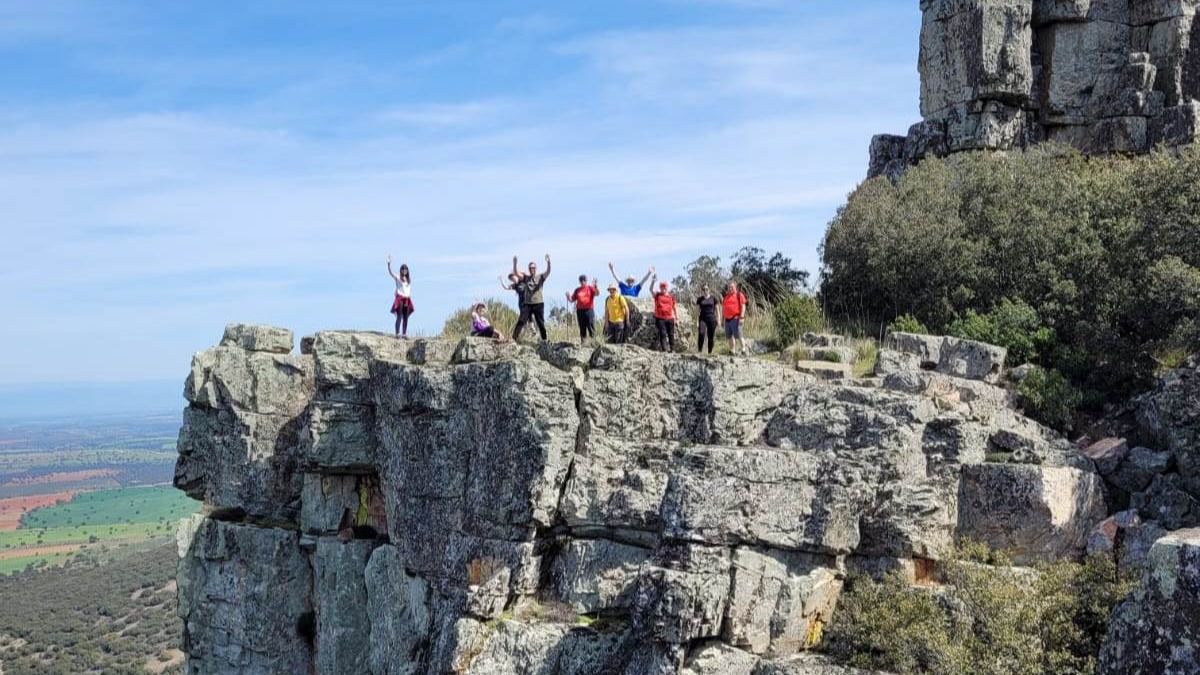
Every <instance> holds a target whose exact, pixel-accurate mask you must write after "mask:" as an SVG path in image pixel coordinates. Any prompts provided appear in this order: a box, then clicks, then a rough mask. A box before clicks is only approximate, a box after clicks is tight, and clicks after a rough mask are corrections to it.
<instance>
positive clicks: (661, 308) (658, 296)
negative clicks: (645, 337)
mask: <svg viewBox="0 0 1200 675" xmlns="http://www.w3.org/2000/svg"><path fill="white" fill-rule="evenodd" d="M657 281H658V278H657V277H655V278H654V279H652V280H651V281H650V288H654V284H655V282H657ZM675 318H676V314H675V296H673V295H671V292H670V291H669V290H668V289H667V282H665V281H664V282H662V283H660V284H658V290H656V291H654V330H655V332H656V337H655V339H654V348H655V349H657V350H658V351H660V352H661V351H667V347H670V351H675Z"/></svg>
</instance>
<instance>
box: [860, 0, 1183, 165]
mask: <svg viewBox="0 0 1200 675" xmlns="http://www.w3.org/2000/svg"><path fill="white" fill-rule="evenodd" d="M1198 5H1200V2H1198V0H921V11H922V13H923V21H922V27H921V52H920V63H919V70H920V74H921V116H922V117H923V121H921V122H920V123H918V124H916V125H914V126H913V127H912V128H911V129H909V131H908V134H907V135H906V136H890V135H881V136H877V137H875V139H874V140H873V141H872V143H871V165H870V175H872V176H877V175H890V176H893V177H894V176H896V175H898V174H899V173H901V172H903V171H904V169H905V168H906V167H908V166H911V165H913V164H915V163H916V162H919V161H920V160H921V159H922V158H924V157H927V156H944V155H947V154H950V153H954V152H960V151H964V150H979V149H1009V148H1017V147H1024V146H1027V145H1029V144H1032V143H1037V142H1040V141H1043V140H1049V141H1057V142H1062V143H1067V144H1069V145H1073V146H1075V147H1076V148H1079V149H1080V150H1082V151H1084V152H1087V153H1140V152H1146V151H1148V150H1149V149H1151V148H1152V147H1154V146H1156V145H1160V144H1162V145H1167V146H1177V145H1182V144H1186V143H1191V142H1193V141H1194V140H1195V138H1196V135H1197V131H1198V129H1200V126H1198V123H1200V103H1197V98H1200V47H1197V48H1193V42H1196V41H1197V40H1198V39H1200V23H1197V22H1196V9H1197V6H1198Z"/></svg>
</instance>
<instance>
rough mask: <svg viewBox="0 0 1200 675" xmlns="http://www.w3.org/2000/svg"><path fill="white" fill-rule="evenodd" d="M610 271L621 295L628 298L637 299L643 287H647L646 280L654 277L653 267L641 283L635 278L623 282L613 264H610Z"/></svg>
mask: <svg viewBox="0 0 1200 675" xmlns="http://www.w3.org/2000/svg"><path fill="white" fill-rule="evenodd" d="M608 271H609V272H610V273H611V274H612V277H613V281H615V282H617V288H618V289H619V290H620V291H621V295H623V296H625V297H627V298H636V297H637V296H639V295H641V293H642V286H644V285H645V283H646V280H647V279H649V278H650V277H652V276H654V268H653V267H651V268H650V269H649V270H647V271H646V276H644V277H642V280H641V281H638V280H637V279H634V278H633V277H625V281H621V278H620V277H618V276H617V270H616V268H614V267H613V264H612V263H611V262H610V263H608Z"/></svg>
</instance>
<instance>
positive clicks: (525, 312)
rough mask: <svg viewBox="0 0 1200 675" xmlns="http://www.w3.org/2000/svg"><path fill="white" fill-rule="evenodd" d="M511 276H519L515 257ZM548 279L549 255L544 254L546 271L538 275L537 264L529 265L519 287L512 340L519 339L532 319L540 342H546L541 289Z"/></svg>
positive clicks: (544, 313)
mask: <svg viewBox="0 0 1200 675" xmlns="http://www.w3.org/2000/svg"><path fill="white" fill-rule="evenodd" d="M512 271H513V274H519V273H520V272H519V271H518V270H517V256H515V255H514V256H513V270H512ZM549 277H550V254H549V253H547V254H546V271H545V272H542V273H541V274H538V269H537V263H535V262H531V263H529V274H527V275H525V277H524V279H523V280H522V286H521V289H522V290H521V291H520V294H521V314H520V316H519V317H518V318H517V325H516V327H514V328H513V340H520V339H521V331H522V330H524V329H525V326H526V325H528V323H529V321H530V320H531V319H532V320H533V321H534V322H536V323H537V329H538V334H539V335H541V338H542V341H543V342H545V340H546V301H545V300H544V299H543V296H542V287H543V286H545V285H546V279H548V278H549Z"/></svg>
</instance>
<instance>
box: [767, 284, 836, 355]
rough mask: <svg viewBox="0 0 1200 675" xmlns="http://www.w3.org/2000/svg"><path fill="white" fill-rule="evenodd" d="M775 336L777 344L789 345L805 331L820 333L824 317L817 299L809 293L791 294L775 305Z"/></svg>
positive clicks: (823, 324) (823, 326) (823, 325)
mask: <svg viewBox="0 0 1200 675" xmlns="http://www.w3.org/2000/svg"><path fill="white" fill-rule="evenodd" d="M773 313H774V315H775V338H776V341H777V343H778V344H779V345H781V346H785V345H790V344H792V343H793V342H795V341H796V340H799V339H800V336H801V335H804V334H805V333H820V332H822V331H823V330H824V328H825V318H824V316H822V314H821V306H820V305H818V304H817V299H816V298H814V297H812V296H809V295H791V296H788V297H786V298H784V299H783V300H782V301H781V302H779V303H778V304H776V305H775V308H774V310H773Z"/></svg>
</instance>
